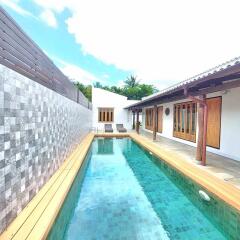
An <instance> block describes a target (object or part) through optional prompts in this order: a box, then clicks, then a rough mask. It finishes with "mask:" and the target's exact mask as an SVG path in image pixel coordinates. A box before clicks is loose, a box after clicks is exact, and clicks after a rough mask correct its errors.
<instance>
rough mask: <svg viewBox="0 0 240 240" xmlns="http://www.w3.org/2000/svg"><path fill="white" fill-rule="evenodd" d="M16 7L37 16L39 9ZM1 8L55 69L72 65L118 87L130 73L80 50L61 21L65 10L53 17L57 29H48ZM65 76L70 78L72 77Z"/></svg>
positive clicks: (30, 4)
mask: <svg viewBox="0 0 240 240" xmlns="http://www.w3.org/2000/svg"><path fill="white" fill-rule="evenodd" d="M18 6H20V7H21V8H23V9H24V10H26V11H28V12H31V13H32V15H33V16H39V14H40V13H41V10H42V9H41V7H40V6H38V5H37V4H35V3H33V2H30V1H20V2H19V3H18ZM3 8H4V9H5V10H6V11H7V12H8V13H9V14H10V15H11V16H12V17H13V18H14V20H15V21H16V22H17V23H18V24H19V25H20V26H21V27H22V28H23V30H24V31H25V32H26V33H27V34H28V36H30V38H32V39H33V40H34V41H35V42H36V43H37V44H38V45H39V46H40V48H41V49H42V50H44V51H45V52H46V53H47V55H48V56H49V57H50V58H51V59H52V60H53V61H54V63H55V64H56V65H57V66H58V67H60V68H62V67H64V64H65V63H66V64H73V65H75V66H78V67H80V68H81V69H83V70H85V71H87V72H89V74H92V75H93V76H94V77H96V81H98V80H99V81H101V82H102V83H103V84H108V85H118V84H121V82H122V81H123V80H124V79H126V78H127V76H129V75H130V74H131V72H130V71H125V70H121V69H118V68H116V67H115V66H114V65H113V64H105V63H104V62H103V61H101V60H98V59H96V58H95V57H94V56H92V55H90V54H86V53H84V52H83V51H82V50H81V45H80V44H77V43H76V41H75V39H74V36H73V35H72V34H69V32H68V30H67V26H66V23H65V20H66V19H67V18H68V17H69V16H70V12H69V10H67V9H65V10H64V11H63V12H61V13H59V14H57V15H56V19H57V25H58V26H57V27H51V26H49V25H47V24H46V23H44V22H43V21H40V20H39V18H34V17H32V16H30V15H29V16H28V15H24V14H19V13H18V12H17V11H15V10H14V9H12V8H11V7H9V6H7V5H3ZM70 70H71V69H70ZM70 75H71V74H70ZM69 77H71V78H73V77H72V76H69ZM74 77H75V75H74ZM76 78H77V77H75V79H76ZM83 78H84V74H83V76H82V75H81V76H80V78H79V81H81V82H84V83H91V82H90V81H91V80H89V76H87V77H86V80H85V79H83ZM90 78H91V76H90ZM91 79H92V78H91ZM76 80H78V79H76ZM93 81H94V80H93Z"/></svg>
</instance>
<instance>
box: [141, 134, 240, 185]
mask: <svg viewBox="0 0 240 240" xmlns="http://www.w3.org/2000/svg"><path fill="white" fill-rule="evenodd" d="M140 134H141V135H142V136H144V137H146V141H152V134H151V133H148V132H146V131H141V133H140ZM154 142H155V143H156V144H157V145H159V147H163V148H164V150H167V151H171V152H174V153H175V154H177V155H179V156H181V157H183V158H184V159H185V160H187V161H189V162H191V163H193V164H194V165H197V164H196V161H195V153H196V148H195V147H192V146H189V145H186V144H183V143H180V142H177V141H174V140H171V139H168V138H165V137H161V136H157V140H156V141H154ZM197 166H198V167H199V168H202V169H204V170H206V171H208V172H209V173H211V174H213V175H215V176H216V177H218V178H220V179H223V180H224V181H227V182H229V183H231V184H233V185H234V186H235V187H238V188H239V189H240V162H238V161H235V160H232V159H230V158H226V157H223V156H220V155H217V154H214V153H210V152H207V166H205V167H204V166H201V165H197Z"/></svg>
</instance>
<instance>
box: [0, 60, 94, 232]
mask: <svg viewBox="0 0 240 240" xmlns="http://www.w3.org/2000/svg"><path fill="white" fill-rule="evenodd" d="M91 126H92V112H91V110H89V109H87V108H85V107H83V106H81V105H79V104H77V103H75V102H73V101H71V100H69V99H67V98H65V97H63V96H61V95H60V94H58V93H56V92H54V91H52V90H50V89H48V88H46V87H44V86H42V85H40V84H38V83H36V82H34V81H32V80H30V79H28V78H26V77H24V76H22V75H20V74H18V73H16V72H14V71H12V70H10V69H8V68H6V67H4V66H2V65H0V232H2V231H3V230H4V229H5V228H6V227H7V226H8V225H9V224H10V223H11V221H12V220H13V219H14V218H15V217H16V216H17V215H18V214H19V213H20V212H21V210H22V209H23V208H24V207H25V206H26V205H27V203H28V202H29V201H30V200H31V199H32V198H33V197H34V196H35V194H36V193H37V192H38V191H39V190H40V189H41V187H42V186H43V185H44V184H45V183H46V182H47V181H48V179H49V178H50V177H51V176H52V175H53V173H54V172H55V171H56V170H57V169H58V168H59V166H60V165H61V164H62V162H63V161H64V160H65V159H66V157H67V156H68V155H69V154H70V153H71V152H72V151H73V149H74V148H75V147H76V145H77V144H78V143H79V142H80V141H81V139H82V138H83V137H84V136H85V135H86V134H87V133H88V132H89V130H90V128H91Z"/></svg>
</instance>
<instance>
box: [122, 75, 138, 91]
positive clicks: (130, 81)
mask: <svg viewBox="0 0 240 240" xmlns="http://www.w3.org/2000/svg"><path fill="white" fill-rule="evenodd" d="M124 83H125V85H126V87H130V88H134V87H137V86H138V85H139V81H137V77H136V76H133V75H131V76H130V77H128V78H127V79H126V80H125V81H124Z"/></svg>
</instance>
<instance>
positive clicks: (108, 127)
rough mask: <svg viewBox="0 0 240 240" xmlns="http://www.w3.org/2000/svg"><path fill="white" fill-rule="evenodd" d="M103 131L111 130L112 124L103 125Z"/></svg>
mask: <svg viewBox="0 0 240 240" xmlns="http://www.w3.org/2000/svg"><path fill="white" fill-rule="evenodd" d="M104 129H105V132H113V128H112V124H105V125H104Z"/></svg>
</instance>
